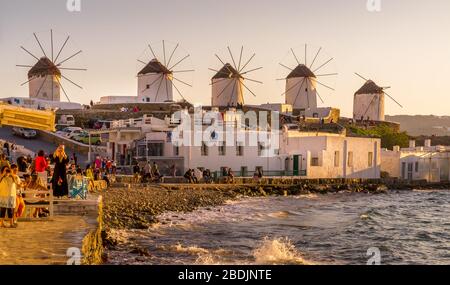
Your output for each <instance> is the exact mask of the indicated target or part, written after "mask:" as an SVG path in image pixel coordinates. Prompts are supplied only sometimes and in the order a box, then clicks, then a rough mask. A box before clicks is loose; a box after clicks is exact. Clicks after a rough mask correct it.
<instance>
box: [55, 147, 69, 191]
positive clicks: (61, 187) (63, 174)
mask: <svg viewBox="0 0 450 285" xmlns="http://www.w3.org/2000/svg"><path fill="white" fill-rule="evenodd" d="M53 158H54V160H55V168H54V170H53V177H52V187H53V195H54V196H55V197H59V198H61V197H63V196H67V195H68V194H69V186H68V183H67V164H68V163H69V158H68V157H67V155H66V152H65V151H64V146H63V145H60V146H59V147H58V148H57V149H56V151H55V153H54V154H53Z"/></svg>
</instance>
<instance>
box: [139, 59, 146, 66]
mask: <svg viewBox="0 0 450 285" xmlns="http://www.w3.org/2000/svg"><path fill="white" fill-rule="evenodd" d="M137 61H139V62H140V63H142V64H143V65H147V63H146V62H145V61H142V60H140V59H138V60H137Z"/></svg>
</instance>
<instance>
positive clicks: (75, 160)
mask: <svg viewBox="0 0 450 285" xmlns="http://www.w3.org/2000/svg"><path fill="white" fill-rule="evenodd" d="M72 159H73V162H74V163H75V166H76V167H78V157H77V154H76V153H73V154H72Z"/></svg>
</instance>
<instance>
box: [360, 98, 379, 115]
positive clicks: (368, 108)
mask: <svg viewBox="0 0 450 285" xmlns="http://www.w3.org/2000/svg"><path fill="white" fill-rule="evenodd" d="M376 99H377V96H373V98H372V100H371V101H370V103H369V105H368V106H367V109H366V111H365V112H364V114H363V118H365V117H366V115H367V113H368V112H369V110H370V107H372V104H373V103H374V102H375V100H376Z"/></svg>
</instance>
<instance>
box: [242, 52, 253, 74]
mask: <svg viewBox="0 0 450 285" xmlns="http://www.w3.org/2000/svg"><path fill="white" fill-rule="evenodd" d="M255 55H256V53H254V54H253V55H252V56H251V57H250V58H249V59H248V60H247V62H246V63H245V64H244V66H243V67H242V68H241V69H240V70H238V72H241V71H242V70H244V69H245V68H246V67H247V65H248V64H249V63H250V62H251V61H252V59H253V58H254V57H255Z"/></svg>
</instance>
